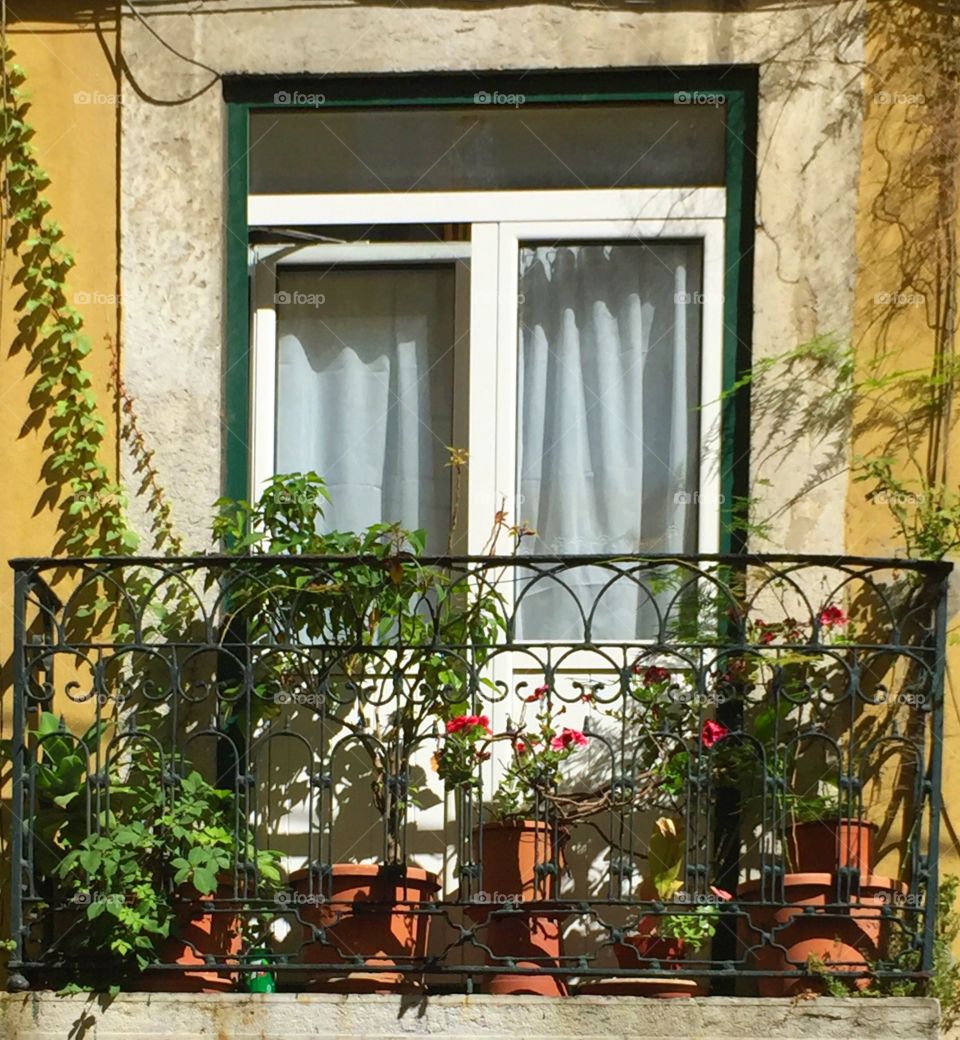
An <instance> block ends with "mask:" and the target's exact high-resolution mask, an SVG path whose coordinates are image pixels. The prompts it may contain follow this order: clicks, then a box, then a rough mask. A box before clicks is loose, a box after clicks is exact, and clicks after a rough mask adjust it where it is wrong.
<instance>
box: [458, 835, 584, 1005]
mask: <svg viewBox="0 0 960 1040" xmlns="http://www.w3.org/2000/svg"><path fill="white" fill-rule="evenodd" d="M474 839H475V842H476V844H477V846H478V847H479V848H480V865H481V885H482V889H481V893H480V897H479V899H478V902H477V903H476V905H474V906H470V907H468V908H467V915H468V917H470V918H471V919H472V920H473V922H474V924H475V928H476V942H477V943H478V944H481V945H483V946H485V947H487V948H488V950H489V952H488V953H486V960H487V964H488V965H490V966H496V965H499V964H502V963H503V961H504V960H511V961H513V962H514V963H515V964H516V966H517V967H519V968H527V969H530V972H529V973H520V972H509V971H507V972H497V973H495V974H491V975H487V976H485V978H484V981H483V988H484V989H485V990H486V992H488V993H496V994H504V995H506V994H517V993H528V994H535V995H537V996H554V997H555V996H566V993H567V987H566V985H565V983H564V982H563V981H562V980H561V979H560V978H558V977H557V976H556V975H554V974H553V972H552V971H551V969H552V968H556V967H558V966H559V965H560V963H561V960H560V958H561V955H562V929H561V921H562V919H563V917H564V916H565V915H564V913H563V912H560V911H558V910H557V908H556V907H555V906H553V905H552V904H551V900H552V899H553V898H554V896H555V894H556V890H557V880H558V879H557V875H556V874H544V875H542V876H538V874H537V869H536V868H537V865H538V864H544V863H550V862H552V861H553V860H554V831H553V828H552V827H551V826H550V825H549V824H547V823H545V822H543V821H541V820H518V821H515V822H514V821H510V822H504V823H485V824H484V825H483V827H482V828H480V829H478V830H477V831H475V832H474Z"/></svg>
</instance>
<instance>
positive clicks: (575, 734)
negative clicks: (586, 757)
mask: <svg viewBox="0 0 960 1040" xmlns="http://www.w3.org/2000/svg"><path fill="white" fill-rule="evenodd" d="M586 746H587V738H586V737H585V736H584V735H583V734H582V733H581V732H580V730H578V729H570V728H569V727H567V726H565V727H564V728H563V732H562V733H561V734H560V735H559V736H557V737H554V738H553V740H551V741H550V747H551V748H553V750H554V751H563V750H564V749H565V748H569V747H586Z"/></svg>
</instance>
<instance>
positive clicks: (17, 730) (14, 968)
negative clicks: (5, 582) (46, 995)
mask: <svg viewBox="0 0 960 1040" xmlns="http://www.w3.org/2000/svg"><path fill="white" fill-rule="evenodd" d="M29 581H30V579H29V575H28V574H27V572H26V571H24V570H21V569H19V568H18V569H17V570H16V572H15V574H14V584H13V589H14V592H13V744H12V754H11V759H12V764H13V794H12V804H11V808H12V810H13V811H12V813H11V817H12V826H11V833H10V936H11V938H12V940H13V942H14V943H15V944H16V945H15V946H14V949H13V950H12V952H11V955H10V959H9V960H8V962H7V966H8V968H9V971H10V974H9V977H8V978H7V989H8V990H10V991H12V992H16V991H19V990H27V989H30V982H29V980H28V979H27V978H26V976H25V975H24V974H23V973H22V972H21V971H20V970H19V969H20V968H21V967H22V965H23V960H24V944H23V939H24V935H23V825H24V757H25V755H26V744H25V740H26V715H27V665H26V609H27V588H28V586H29Z"/></svg>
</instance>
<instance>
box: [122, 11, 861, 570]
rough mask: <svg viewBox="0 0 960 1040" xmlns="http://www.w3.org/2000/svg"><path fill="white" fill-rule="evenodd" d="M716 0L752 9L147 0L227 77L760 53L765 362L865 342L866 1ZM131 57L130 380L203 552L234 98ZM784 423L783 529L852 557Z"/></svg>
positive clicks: (150, 41)
mask: <svg viewBox="0 0 960 1040" xmlns="http://www.w3.org/2000/svg"><path fill="white" fill-rule="evenodd" d="M671 6H672V7H674V8H676V5H671ZM681 6H683V5H681ZM716 6H717V7H725V8H736V9H735V10H729V9H728V10H726V11H724V12H719V11H710V10H706V11H705V10H702V5H700V4H697V5H691V7H696V8H697V9H691V10H687V9H680V10H677V9H674V10H671V11H670V12H665V11H661V10H654V9H651V8H649V7H646V6H634V5H628V4H623V5H622V6H621V5H613V6H605V7H586V6H580V5H576V6H575V5H567V4H545V3H530V4H499V5H483V6H480V5H477V6H473V5H466V6H464V5H456V6H452V5H446V4H440V3H429V4H428V3H423V4H417V5H407V4H403V5H398V6H380V5H376V4H371V3H348V4H344V5H334V4H310V5H306V4H304V5H299V4H298V5H293V6H292V7H287V6H285V5H282V4H278V3H266V4H265V3H262V2H261V0H208V2H207V3H205V4H203V5H202V7H198V6H197V5H196V4H194V3H186V2H164V3H162V4H159V3H158V4H155V5H151V4H149V3H141V4H139V5H138V7H139V9H140V10H141V11H142V12H143V13H144V16H145V17H146V18H147V19H149V20H150V22H151V24H152V25H153V26H154V27H155V28H156V30H157V31H158V32H159V33H160V34H161V35H162V36H163V38H164V40H166V41H167V42H168V43H169V44H170V45H171V46H172V47H173V48H175V49H176V50H178V51H179V52H180V53H181V54H184V55H188V56H190V57H191V58H193V59H195V60H197V61H201V62H203V63H204V64H205V65H208V66H210V67H211V68H212V69H215V70H217V71H219V72H224V73H227V72H229V73H245V72H248V73H303V72H307V73H315V74H337V73H344V72H359V73H364V72H366V73H370V74H371V75H376V74H378V73H382V72H388V71H403V70H406V71H420V72H423V71H432V70H452V69H458V70H465V69H466V70H468V69H477V70H483V69H490V70H495V69H526V68H565V67H570V68H589V67H596V68H605V67H623V66H644V65H649V66H660V65H671V64H672V65H699V64H703V63H756V64H759V65H760V66H761V99H760V142H759V150H758V155H759V168H760V173H759V198H758V220H759V222H760V228H759V230H758V233H757V243H756V248H755V250H754V263H755V270H756V290H755V311H756V324H755V337H754V354H755V356H756V357H764V356H769V355H772V354H777V353H780V352H782V351H783V350H785V349H789V348H790V347H792V346H795V345H796V344H798V343H800V342H802V341H804V340H805V339H808V338H810V337H811V336H812V335H814V334H816V333H820V332H835V333H837V334H838V335H840V336H845V335H849V332H850V327H851V321H852V318H851V304H852V281H853V276H854V273H855V268H856V264H855V255H854V216H855V203H856V195H855V186H856V179H857V171H858V164H859V150H860V121H859V120H860V108H861V99H860V87H859V80H858V74H857V71H856V70H857V68H858V63H859V61H860V60H861V58H862V53H863V41H862V38H861V25H860V16H859V13H860V5H859V4H858V3H856V2H850V3H821V4H797V5H791V4H782V3H767V2H763V0H759V2H757V0H754V2H750V3H746V4H739V3H738V4H717V5H716ZM122 49H123V55H124V59H125V62H126V66H127V68H128V70H129V77H130V79H131V82H130V83H129V84H128V85H127V87H126V104H125V106H124V109H123V132H122V142H121V149H122V170H123V173H122V218H121V222H122V271H123V291H124V315H123V328H124V339H125V344H126V366H125V369H126V379H127V383H128V386H129V388H130V390H131V391H132V392H133V394H134V395H135V396H136V397H137V398H138V400H139V406H140V412H141V417H142V422H143V426H144V428H145V430H146V432H147V434H148V437H149V439H150V441H151V443H152V444H154V445H155V446H156V451H157V454H156V463H157V465H158V467H159V469H160V472H161V474H162V475H163V476H164V478H165V479H166V483H167V485H168V487H169V488H170V490H171V494H172V498H173V504H174V509H175V515H176V519H177V521H178V523H179V524H180V525H181V527H182V528H183V529H184V530H185V531H186V533H187V536H188V545H189V546H191V547H197V546H204V545H206V544H207V540H208V539H207V530H208V524H209V519H208V518H209V515H210V504H211V502H212V501H213V500H214V499H215V498H216V497H217V495H218V494H219V492H220V488H221V476H222V475H221V463H222V440H223V429H222V411H223V402H222V399H221V386H222V371H221V359H222V349H223V317H224V316H223V281H224V275H223V258H224V249H223V244H224V229H223V225H222V221H221V216H222V214H223V211H224V201H225V200H224V169H225V160H224V140H223V138H224V119H223V115H224V108H223V102H222V100H221V95H220V88H219V85H218V84H217V83H216V82H214V81H213V77H212V76H211V74H210V73H209V72H207V71H206V70H203V69H200V68H197V67H196V66H192V65H190V64H188V63H187V62H185V61H184V60H183V59H182V58H179V57H177V56H176V55H175V54H174V53H173V52H172V51H171V50H168V49H165V48H164V47H162V46H161V45H160V44H159V43H158V42H157V40H156V39H155V38H154V37H153V36H151V35H150V34H148V33H147V32H146V30H145V29H144V28H143V26H142V25H140V24H139V23H137V22H135V21H133V20H132V19H131V18H129V17H126V18H124V21H123V27H122ZM205 85H209V86H208V87H207V89H206V90H204V89H203V88H204V86H205ZM477 85H478V89H482V88H483V79H482V76H481V77H480V78H478V84H477ZM198 92H199V93H198ZM195 94H197V95H198V96H196V97H193V96H192V95H195ZM802 392H803V391H802V389H801V388H798V393H802ZM798 412H799V409H798ZM785 429H786V427H785V424H784V422H783V420H782V418H771V417H767V418H763V417H759V418H758V419H757V422H756V428H755V430H754V434H753V438H752V440H753V443H754V444H756V445H758V446H759V445H762V446H763V450H761V449H760V448H759V447H757V448H755V449H754V450H753V455H754V459H753V462H754V466H753V470H754V475H755V476H756V477H760V478H764V479H766V480H769V481H770V483H769V485H768V486H767V485H762V484H761V485H758V488H757V490H758V493H760V494H762V496H763V498H764V500H765V501H764V503H763V504H762V506H761V511H763V512H768V513H769V512H778V517H777V521H776V524H775V532H774V534H775V538H774V541H775V542H778V543H780V544H781V545H782V546H783V547H784V548H788V549H791V550H795V551H815V552H830V551H836V550H840V549H841V548H842V545H843V525H842V521H841V519H840V518H841V517H842V509H843V501H844V492H845V487H844V481H843V479H834V480H831V481H827V482H826V483H820V482H819V479H820V469H821V466H820V463H821V462H822V461H823V459H824V458H826V457H828V456H831V455H832V453H833V448H832V447H831V445H830V444H823V443H810V442H809V441H802V442H801V445H800V447H799V449H798V450H796V451H795V452H794V453H793V455H792V457H791V458H790V462H789V465H784V464H783V460H782V458H778V457H776V455H774V456H773V457H770V452H769V448H770V446H771V443H775V438H776V437H777V436H779V437H784V436H786V433H785ZM845 436H846V431H842V432H841V434H840V439H841V445H840V448H839V453H840V457H841V458H842V457H843V455H844V447H843V443H842V442H843V438H844V437H845ZM127 479H128V480H129V481H130V482H131V483H132V475H131V474H130V472H129V466H128V467H127ZM138 519H139V521H140V523H141V524H143V517H142V516H140V517H139V518H138Z"/></svg>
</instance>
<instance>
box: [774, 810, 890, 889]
mask: <svg viewBox="0 0 960 1040" xmlns="http://www.w3.org/2000/svg"><path fill="white" fill-rule="evenodd" d="M876 838H877V825H876V824H875V823H869V822H868V821H867V820H812V821H810V822H808V823H798V824H795V825H794V826H793V827H791V828H790V830H789V831H788V832H787V856H788V862H789V864H790V868H791V870H792V871H793V872H794V873H797V874H835V873H836V872H837V870H839V869H840V868H841V867H849V868H852V869H854V870H859V871H860V873H861V875H867V874H870V873H871V871H872V870H873V865H874V862H875V859H876Z"/></svg>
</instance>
